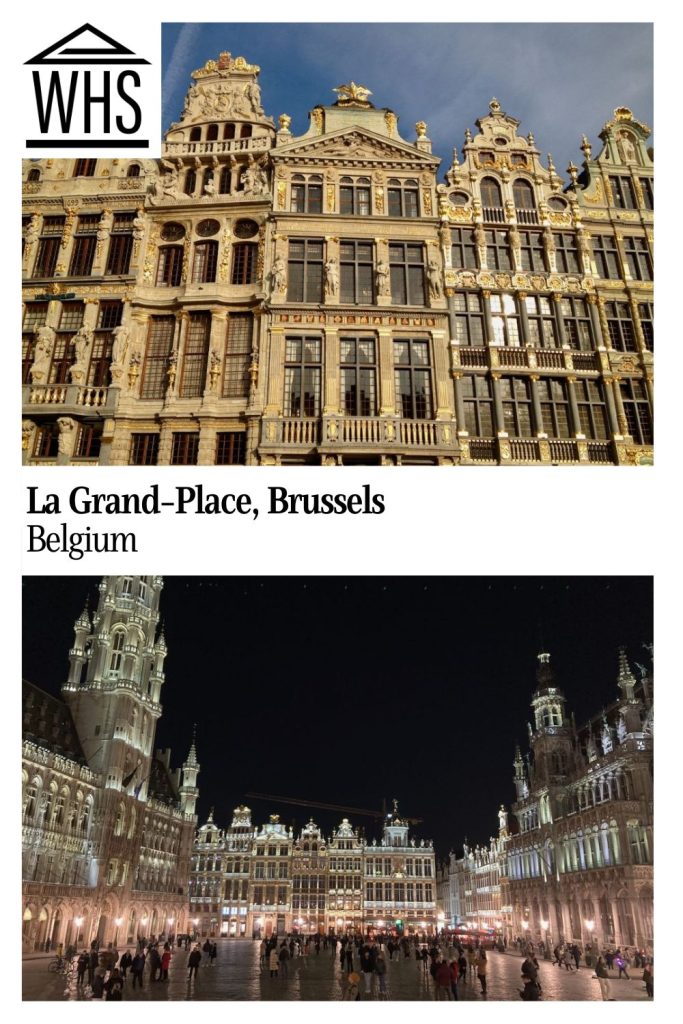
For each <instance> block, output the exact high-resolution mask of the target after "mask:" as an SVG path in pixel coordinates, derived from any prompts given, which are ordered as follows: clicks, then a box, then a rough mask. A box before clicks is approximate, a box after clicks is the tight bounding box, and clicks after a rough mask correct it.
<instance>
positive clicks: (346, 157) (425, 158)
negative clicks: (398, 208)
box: [271, 128, 440, 172]
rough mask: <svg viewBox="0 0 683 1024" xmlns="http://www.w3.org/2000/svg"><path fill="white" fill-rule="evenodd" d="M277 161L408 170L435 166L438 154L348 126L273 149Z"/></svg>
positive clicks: (437, 161)
mask: <svg viewBox="0 0 683 1024" xmlns="http://www.w3.org/2000/svg"><path fill="white" fill-rule="evenodd" d="M271 155H272V158H273V161H274V162H275V163H280V162H281V161H282V162H284V159H285V158H286V160H287V162H288V163H289V162H292V163H294V162H296V163H311V164H314V163H318V162H320V163H325V164H328V163H330V162H333V163H336V162H339V163H343V164H345V165H348V164H354V163H356V162H358V163H362V164H365V165H367V164H377V165H378V166H379V165H381V166H387V165H388V166H391V167H394V168H400V167H404V168H405V169H406V170H408V169H410V170H412V171H415V172H416V171H420V170H435V169H436V167H438V165H439V163H440V160H439V158H438V157H434V156H431V155H429V154H427V153H421V152H419V151H418V150H416V149H415V148H414V147H413V146H409V145H408V144H407V143H403V142H396V141H395V140H392V139H387V138H383V137H382V136H381V135H376V134H375V133H374V132H369V131H367V129H361V128H347V129H342V130H340V131H337V132H334V133H331V134H329V135H316V136H314V137H312V138H311V137H310V136H308V135H307V136H304V137H303V138H301V139H297V140H295V141H293V142H290V143H287V144H285V145H284V146H278V148H277V149H275V150H273V151H272V154H271Z"/></svg>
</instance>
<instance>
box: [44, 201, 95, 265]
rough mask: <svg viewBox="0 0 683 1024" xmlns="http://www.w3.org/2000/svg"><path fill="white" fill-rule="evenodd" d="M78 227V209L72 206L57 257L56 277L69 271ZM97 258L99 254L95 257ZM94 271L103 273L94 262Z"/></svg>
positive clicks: (67, 215) (67, 216)
mask: <svg viewBox="0 0 683 1024" xmlns="http://www.w3.org/2000/svg"><path fill="white" fill-rule="evenodd" d="M75 227H76V210H75V209H74V208H73V207H71V208H69V209H68V210H67V211H66V221H65V223H64V232H63V234H62V239H61V242H60V249H61V252H60V253H59V256H58V257H57V265H56V266H55V274H54V276H55V277H66V275H67V274H68V272H69V264H70V263H71V253H72V251H73V241H74V228H75ZM95 259H96V260H97V256H96V257H95ZM92 273H93V274H95V273H102V271H101V270H99V269H96V268H95V265H94V264H93V268H92Z"/></svg>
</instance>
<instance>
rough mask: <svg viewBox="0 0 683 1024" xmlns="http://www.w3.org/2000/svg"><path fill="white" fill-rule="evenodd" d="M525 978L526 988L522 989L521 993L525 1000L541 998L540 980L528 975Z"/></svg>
mask: <svg viewBox="0 0 683 1024" xmlns="http://www.w3.org/2000/svg"><path fill="white" fill-rule="evenodd" d="M523 980H524V988H523V989H521V990H520V993H519V994H520V996H521V998H522V999H523V1000H524V1001H525V1002H528V1001H529V1000H532V999H540V998H541V990H540V988H539V985H538V982H537V981H534V979H533V978H530V977H528V976H527V977H525V978H524V979H523Z"/></svg>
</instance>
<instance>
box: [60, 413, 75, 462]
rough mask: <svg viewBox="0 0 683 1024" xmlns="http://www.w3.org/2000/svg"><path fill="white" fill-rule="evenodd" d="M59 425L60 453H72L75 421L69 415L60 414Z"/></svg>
mask: <svg viewBox="0 0 683 1024" xmlns="http://www.w3.org/2000/svg"><path fill="white" fill-rule="evenodd" d="M57 426H58V427H59V438H58V440H57V445H58V448H59V454H60V455H71V449H72V445H73V429H74V421H73V420H72V419H71V418H70V417H69V416H60V417H59V419H58V420H57Z"/></svg>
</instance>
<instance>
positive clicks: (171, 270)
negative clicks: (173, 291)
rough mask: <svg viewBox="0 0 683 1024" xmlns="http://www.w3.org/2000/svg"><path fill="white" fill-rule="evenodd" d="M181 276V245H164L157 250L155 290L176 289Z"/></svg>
mask: <svg viewBox="0 0 683 1024" xmlns="http://www.w3.org/2000/svg"><path fill="white" fill-rule="evenodd" d="M182 274H183V247H182V245H164V246H162V247H161V249H159V262H158V264H157V280H156V285H157V288H177V287H178V285H179V284H180V281H181V279H182Z"/></svg>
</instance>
